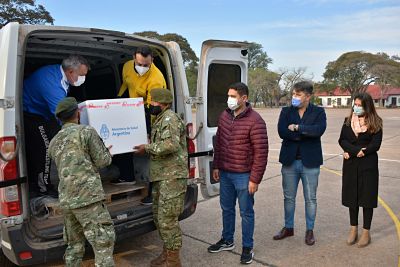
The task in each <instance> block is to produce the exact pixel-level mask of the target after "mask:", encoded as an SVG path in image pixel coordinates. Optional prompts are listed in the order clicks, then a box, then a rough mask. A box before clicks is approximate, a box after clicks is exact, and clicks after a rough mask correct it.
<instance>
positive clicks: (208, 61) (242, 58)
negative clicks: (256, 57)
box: [196, 40, 248, 197]
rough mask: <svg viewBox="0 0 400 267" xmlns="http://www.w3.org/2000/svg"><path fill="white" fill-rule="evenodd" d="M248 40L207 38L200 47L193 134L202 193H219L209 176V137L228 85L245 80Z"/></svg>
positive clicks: (211, 149) (213, 135) (215, 129)
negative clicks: (199, 101)
mask: <svg viewBox="0 0 400 267" xmlns="http://www.w3.org/2000/svg"><path fill="white" fill-rule="evenodd" d="M247 49H248V43H244V42H232V41H220V40H207V41H205V42H203V45H202V48H201V56H200V64H199V71H198V78H197V79H198V80H197V97H200V98H202V104H200V105H198V106H197V115H196V125H197V128H199V129H200V133H199V135H198V137H197V151H201V152H204V153H203V154H204V156H202V157H199V176H200V178H201V181H202V182H201V192H202V194H203V196H204V197H211V196H215V195H218V194H219V182H217V181H215V180H214V179H213V177H212V160H213V156H212V155H213V140H214V139H215V134H216V132H217V124H218V118H219V116H220V114H221V112H222V111H224V110H225V108H226V107H227V105H226V101H227V99H228V97H227V93H228V89H229V88H228V87H229V85H231V84H232V83H235V82H244V83H246V82H247V70H248V67H247V62H248V57H247V54H248V50H247Z"/></svg>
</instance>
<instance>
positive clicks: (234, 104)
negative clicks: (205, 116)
mask: <svg viewBox="0 0 400 267" xmlns="http://www.w3.org/2000/svg"><path fill="white" fill-rule="evenodd" d="M226 103H227V104H228V108H229V109H230V110H236V109H238V107H239V104H238V100H237V98H235V97H228V101H227V102H226Z"/></svg>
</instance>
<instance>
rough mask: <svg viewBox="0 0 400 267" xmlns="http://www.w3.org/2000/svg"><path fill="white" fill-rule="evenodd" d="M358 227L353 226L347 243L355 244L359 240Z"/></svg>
mask: <svg viewBox="0 0 400 267" xmlns="http://www.w3.org/2000/svg"><path fill="white" fill-rule="evenodd" d="M357 235H358V229H357V226H351V228H350V232H349V236H348V237H347V241H346V243H347V245H349V246H351V245H354V244H355V243H356V241H357Z"/></svg>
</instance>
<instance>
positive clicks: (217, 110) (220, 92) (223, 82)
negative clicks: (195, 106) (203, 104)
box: [207, 63, 241, 127]
mask: <svg viewBox="0 0 400 267" xmlns="http://www.w3.org/2000/svg"><path fill="white" fill-rule="evenodd" d="M240 81H241V68H240V66H239V65H233V64H219V63H212V64H210V66H209V67H208V87H207V88H208V92H207V126H208V127H217V124H218V118H219V116H220V114H221V113H222V111H224V110H225V108H226V107H227V106H226V101H227V99H228V96H227V94H228V89H229V88H228V87H229V86H230V85H231V84H233V83H235V82H240Z"/></svg>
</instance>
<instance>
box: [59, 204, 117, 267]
mask: <svg viewBox="0 0 400 267" xmlns="http://www.w3.org/2000/svg"><path fill="white" fill-rule="evenodd" d="M63 213H64V241H65V243H66V244H67V246H68V247H67V249H66V251H65V255H64V258H65V265H66V266H67V267H70V266H73V267H78V266H81V262H82V258H83V255H84V254H85V237H86V239H87V240H88V241H89V243H90V245H92V248H93V251H94V255H95V266H96V267H97V266H107V267H108V266H114V259H113V251H114V242H115V232H114V226H113V224H112V220H111V217H110V214H109V213H108V210H107V208H106V207H105V206H104V204H103V203H102V202H96V203H93V204H90V205H88V206H86V207H83V208H78V209H64V210H63Z"/></svg>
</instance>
